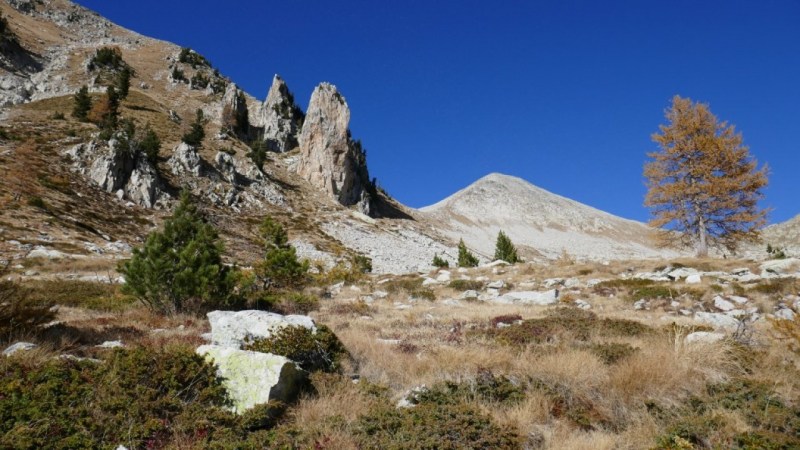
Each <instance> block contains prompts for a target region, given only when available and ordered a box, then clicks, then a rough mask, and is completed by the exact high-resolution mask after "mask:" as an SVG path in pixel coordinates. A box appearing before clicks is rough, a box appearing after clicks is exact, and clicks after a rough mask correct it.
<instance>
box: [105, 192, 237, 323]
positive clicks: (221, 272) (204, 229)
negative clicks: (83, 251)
mask: <svg viewBox="0 0 800 450" xmlns="http://www.w3.org/2000/svg"><path fill="white" fill-rule="evenodd" d="M222 251H223V247H222V242H221V241H220V239H219V236H218V235H217V231H216V230H215V229H214V227H213V226H211V225H210V224H209V223H207V222H206V221H205V220H204V218H203V216H202V214H201V213H200V211H198V209H197V207H196V206H195V205H194V204H193V203H192V201H191V199H190V197H189V193H188V192H187V191H183V192H182V193H181V197H180V202H179V204H178V206H177V207H176V208H175V211H174V212H173V214H172V216H171V217H169V218H168V219H167V220H166V221H164V227H163V229H162V230H159V231H154V232H152V233H150V235H148V236H147V240H146V241H145V243H144V246H142V247H140V248H136V249H134V251H133V257H132V258H131V259H130V260H129V261H127V262H125V263H123V264H122V265H121V267H120V272H121V273H122V274H123V275H125V285H124V286H123V290H124V292H126V293H128V294H131V295H134V296H135V297H137V298H138V299H139V300H140V301H142V302H143V303H144V304H146V305H147V306H149V307H150V308H152V309H153V310H155V311H158V312H162V313H167V314H172V313H180V312H195V313H199V312H204V311H207V310H209V309H213V308H216V307H221V306H225V305H226V304H227V303H228V301H229V300H230V299H231V298H232V295H231V293H232V290H233V285H234V281H235V280H234V272H235V271H233V270H231V269H230V268H229V267H227V266H225V265H224V264H223V263H222Z"/></svg>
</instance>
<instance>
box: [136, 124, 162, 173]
mask: <svg viewBox="0 0 800 450" xmlns="http://www.w3.org/2000/svg"><path fill="white" fill-rule="evenodd" d="M139 149H140V150H141V151H142V152H143V153H144V155H145V157H146V158H147V160H148V161H150V163H151V164H155V163H156V161H157V160H158V152H159V151H160V150H161V139H159V138H158V135H157V134H156V132H155V131H153V129H152V128H151V127H150V124H149V123H148V124H147V125H146V126H145V128H144V130H142V133H141V137H140V138H139Z"/></svg>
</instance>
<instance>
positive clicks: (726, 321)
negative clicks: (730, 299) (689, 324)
mask: <svg viewBox="0 0 800 450" xmlns="http://www.w3.org/2000/svg"><path fill="white" fill-rule="evenodd" d="M694 318H695V319H696V320H698V321H700V322H703V323H705V324H708V325H711V326H712V327H714V328H729V329H731V328H737V327H738V326H739V321H738V320H736V319H735V318H733V317H731V316H729V315H726V314H722V313H708V312H702V311H699V312H696V313H695V314H694Z"/></svg>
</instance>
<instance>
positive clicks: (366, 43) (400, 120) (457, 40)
mask: <svg viewBox="0 0 800 450" xmlns="http://www.w3.org/2000/svg"><path fill="white" fill-rule="evenodd" d="M79 3H81V4H83V5H84V6H87V7H89V8H91V9H94V10H95V11H98V12H99V13H101V14H102V15H104V16H106V17H108V18H110V19H111V20H113V21H115V22H117V23H119V24H121V25H123V26H125V27H128V28H131V29H133V30H135V31H138V32H140V33H143V34H146V35H149V36H153V37H157V38H160V39H165V40H168V41H172V42H175V43H178V44H180V45H183V46H188V47H191V48H193V49H196V50H197V51H199V52H200V53H202V54H204V55H205V56H206V57H208V58H209V59H210V60H211V62H212V63H213V64H214V66H215V67H218V68H219V69H220V71H221V72H222V73H224V74H225V75H227V76H229V77H230V78H232V79H233V80H234V81H235V82H236V83H238V84H239V85H240V86H242V87H243V88H244V89H245V90H246V91H247V92H249V93H250V94H252V95H254V96H256V97H257V98H260V99H263V98H264V97H265V96H266V93H267V89H268V88H269V83H270V81H271V79H272V75H273V74H274V73H279V74H281V75H282V76H283V78H284V79H285V80H286V81H287V83H288V85H289V88H290V89H291V90H292V91H293V92H294V94H295V97H296V98H297V100H298V101H299V102H300V104H301V106H302V107H303V108H305V107H306V106H307V104H308V99H309V97H310V95H311V92H312V90H313V88H314V86H315V85H316V84H317V83H319V82H321V81H329V82H331V83H333V84H335V85H337V86H338V87H339V89H340V91H341V92H342V93H343V95H344V96H345V97H346V98H347V101H348V103H349V105H350V108H351V111H352V120H351V129H352V131H353V134H354V136H355V137H357V138H360V139H361V140H362V141H363V143H364V145H365V147H366V148H367V150H368V163H369V169H370V174H371V175H372V176H375V177H377V178H378V181H379V183H380V184H381V185H382V186H383V187H384V188H385V189H386V190H387V191H388V192H389V193H391V194H392V195H393V196H395V197H396V198H397V199H399V200H400V201H402V202H403V203H405V204H407V205H410V206H414V207H420V206H425V205H427V204H431V203H434V202H436V201H438V200H440V199H442V198H444V197H446V196H448V195H450V194H452V193H453V192H455V191H456V190H458V189H461V188H463V187H465V186H467V185H468V184H470V183H471V182H473V181H474V180H476V179H478V178H479V177H481V176H483V175H485V174H487V173H490V172H501V173H506V174H510V175H515V176H519V177H522V178H524V179H526V180H528V181H530V182H531V183H533V184H536V185H538V186H540V187H542V188H545V189H548V190H550V191H552V192H554V193H557V194H560V195H563V196H566V197H570V198H572V199H575V200H578V201H580V202H583V203H586V204H589V205H591V206H594V207H597V208H599V209H602V210H606V211H608V212H611V213H614V214H617V215H620V216H623V217H627V218H632V219H637V220H647V219H648V217H649V212H648V211H647V209H645V208H644V207H643V206H642V203H643V198H644V194H645V187H644V182H643V179H642V165H643V163H644V162H645V160H646V155H645V153H646V152H648V151H652V150H654V149H655V146H654V144H653V143H652V142H651V141H650V135H651V134H652V133H653V132H655V131H657V128H658V125H659V124H661V123H663V122H664V119H663V111H664V109H665V108H666V107H667V106H668V104H669V101H670V99H671V97H672V96H673V95H675V94H679V95H682V96H688V97H691V98H692V99H694V100H700V101H703V102H707V103H710V105H711V110H712V111H713V112H714V113H715V114H716V115H717V116H718V117H720V118H721V119H724V120H728V121H729V122H731V123H733V124H735V125H736V126H737V129H738V130H739V131H741V132H742V134H743V136H744V140H745V143H746V144H747V145H748V146H750V151H751V153H752V154H753V155H754V156H755V157H756V158H757V159H758V160H759V162H760V163H768V164H769V165H770V166H771V177H770V186H769V187H768V189H767V190H766V195H767V198H766V201H765V202H764V206H769V207H773V208H774V211H773V212H772V214H771V216H770V221H771V222H778V221H783V220H786V219H789V218H791V217H793V216H794V215H796V214H798V213H800V201H798V197H800V181H798V175H799V174H800V144H799V143H798V133H797V132H798V131H800V2H798V1H796V0H783V1H769V0H764V1H702V2H701V1H696V0H691V1H690V0H679V1H659V2H653V1H634V0H631V1H596V0H585V1H570V0H563V1H559V0H552V1H547V2H544V1H537V2H534V1H469V0H466V1H430V0H425V1H422V0H408V1H376V0H360V1H322V0H282V1H277V2H276V1H235V2H220V1H209V0H194V1H192V2H188V3H187V2H185V1H171V0H158V1H156V0H137V1H117V0H114V1H109V0H80V1H79Z"/></svg>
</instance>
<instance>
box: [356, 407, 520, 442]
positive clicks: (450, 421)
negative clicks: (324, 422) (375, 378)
mask: <svg viewBox="0 0 800 450" xmlns="http://www.w3.org/2000/svg"><path fill="white" fill-rule="evenodd" d="M355 434H356V438H357V440H358V442H359V443H360V444H361V448H380V449H456V448H476V449H477V448H484V449H489V448H491V449H516V448H520V439H519V437H518V436H517V435H516V433H514V432H513V431H512V430H510V429H509V428H506V427H501V426H498V425H496V424H494V423H493V422H492V421H491V419H490V418H489V417H488V416H486V415H485V414H483V413H481V412H480V411H478V410H477V409H475V408H473V407H470V406H466V405H463V404H437V403H430V402H423V403H420V404H418V405H417V406H415V407H413V408H399V409H398V408H395V407H394V406H393V405H384V406H381V407H377V408H374V409H372V410H371V411H370V412H369V413H368V414H365V415H364V416H362V417H361V418H360V420H359V421H358V423H357V425H356V433H355Z"/></svg>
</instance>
